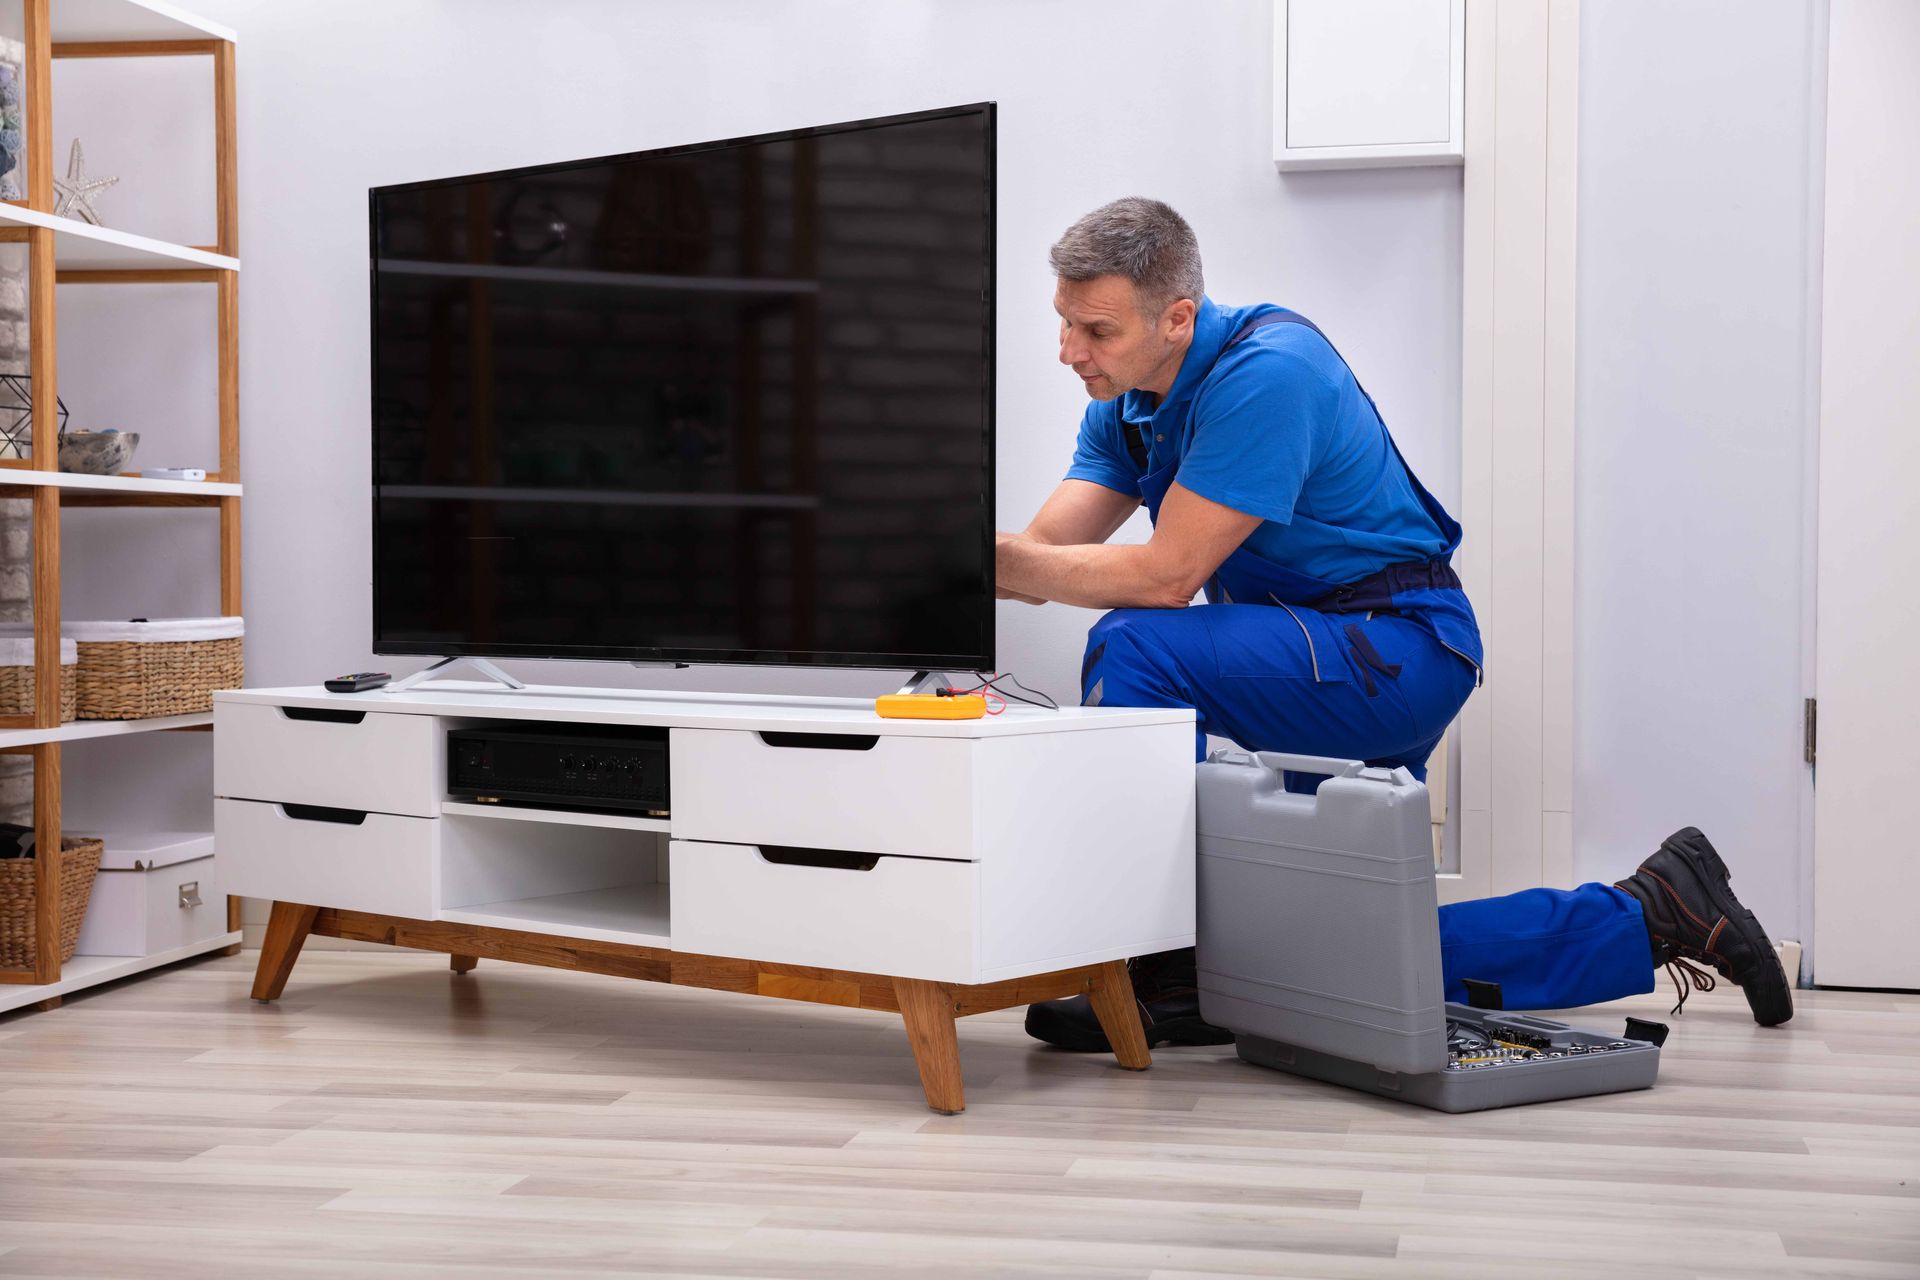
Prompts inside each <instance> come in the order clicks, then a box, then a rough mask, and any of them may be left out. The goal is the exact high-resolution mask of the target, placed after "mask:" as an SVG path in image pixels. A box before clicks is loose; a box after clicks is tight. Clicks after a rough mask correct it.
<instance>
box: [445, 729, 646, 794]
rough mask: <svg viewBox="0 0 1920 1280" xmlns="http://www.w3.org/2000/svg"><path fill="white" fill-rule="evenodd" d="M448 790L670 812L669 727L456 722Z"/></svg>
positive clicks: (449, 733)
mask: <svg viewBox="0 0 1920 1280" xmlns="http://www.w3.org/2000/svg"><path fill="white" fill-rule="evenodd" d="M447 794H448V795H450V796H452V797H454V798H455V799H459V800H474V801H478V802H480V803H482V804H516V805H521V804H532V805H548V806H552V807H557V808H567V809H621V810H633V811H638V812H641V813H647V814H651V815H653V816H655V817H665V816H666V815H667V811H668V804H667V795H668V792H667V731H666V729H665V728H659V727H649V726H632V725H584V724H538V723H536V724H502V725H497V726H489V727H487V728H484V729H450V730H448V731H447Z"/></svg>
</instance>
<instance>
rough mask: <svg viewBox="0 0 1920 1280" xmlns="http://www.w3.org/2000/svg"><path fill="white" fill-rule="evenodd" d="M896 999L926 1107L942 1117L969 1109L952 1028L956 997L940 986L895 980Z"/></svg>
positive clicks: (933, 983)
mask: <svg viewBox="0 0 1920 1280" xmlns="http://www.w3.org/2000/svg"><path fill="white" fill-rule="evenodd" d="M893 995H894V999H895V1000H896V1001H898V1002H899V1005H900V1016H901V1017H902V1018H904V1019H906V1022H907V1041H908V1043H910V1044H911V1045H912V1046H913V1061H914V1065H915V1066H917V1067H919V1068H920V1085H921V1087H922V1088H924V1089H925V1090H926V1091H927V1105H928V1106H929V1107H932V1108H933V1109H934V1110H935V1111H938V1112H939V1113H940V1114H941V1115H943V1116H952V1115H958V1114H960V1113H961V1112H962V1111H965V1110H966V1109H967V1091H966V1086H965V1084H964V1083H963V1082H962V1081H961V1078H960V1037H959V1036H958V1035H957V1034H956V1032H955V1030H954V1025H953V1018H954V999H953V993H952V992H950V991H948V990H947V989H946V988H945V987H943V986H941V985H940V984H939V983H937V982H925V981H922V980H921V979H919V978H895V979H894V980H893Z"/></svg>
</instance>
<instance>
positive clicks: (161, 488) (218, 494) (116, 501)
mask: <svg viewBox="0 0 1920 1280" xmlns="http://www.w3.org/2000/svg"><path fill="white" fill-rule="evenodd" d="M11 462H12V460H11V459H7V460H0V498H30V497H32V496H33V491H34V490H35V489H43V488H45V489H58V490H60V498H61V505H63V506H68V507H212V506H217V505H219V502H220V499H222V498H237V497H239V496H240V486H239V485H237V484H227V483H225V482H223V481H219V480H149V479H147V478H146V477H144V476H88V475H80V474H78V473H76V472H71V471H35V470H33V469H32V468H30V467H21V466H14V465H11Z"/></svg>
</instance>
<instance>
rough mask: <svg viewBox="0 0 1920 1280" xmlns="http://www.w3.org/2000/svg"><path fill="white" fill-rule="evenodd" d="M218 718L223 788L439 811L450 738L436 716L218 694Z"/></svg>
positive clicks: (216, 789)
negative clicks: (317, 707)
mask: <svg viewBox="0 0 1920 1280" xmlns="http://www.w3.org/2000/svg"><path fill="white" fill-rule="evenodd" d="M315 716H328V717H335V718H331V719H315V718H313V717H315ZM354 716H358V717H359V718H358V719H357V720H355V719H352V718H351V717H354ZM213 718H214V729H215V732H214V735H213V793H214V794H215V795H217V796H226V797H228V798H231V799H235V800H271V801H273V802H275V803H276V804H320V805H329V806H331V807H334V808H339V809H366V810H369V811H371V812H374V813H406V814H413V815H415V816H416V817H422V818H430V817H432V816H434V815H435V814H437V813H439V812H440V797H441V796H442V795H443V794H444V793H445V791H446V750H447V747H446V734H445V733H444V732H442V730H441V725H440V721H439V718H438V717H436V716H412V715H400V714H396V713H394V712H380V711H374V710H367V711H361V710H359V709H358V708H340V709H337V710H336V709H333V708H326V709H324V710H315V709H312V708H303V707H273V706H267V705H265V704H262V703H254V702H221V703H216V704H215V705H214V712H213Z"/></svg>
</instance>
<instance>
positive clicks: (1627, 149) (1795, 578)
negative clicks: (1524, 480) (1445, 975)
mask: <svg viewBox="0 0 1920 1280" xmlns="http://www.w3.org/2000/svg"><path fill="white" fill-rule="evenodd" d="M1581 16H1582V21H1581V33H1580V39H1581V49H1580V90H1581V92H1580V98H1581V101H1580V196H1579V267H1578V288H1579V301H1578V362H1579V369H1578V375H1577V379H1578V381H1577V392H1576V414H1577V432H1578V446H1577V464H1576V466H1577V470H1576V477H1577V479H1576V486H1577V495H1578V496H1577V501H1578V506H1577V509H1576V521H1577V535H1576V545H1577V553H1576V569H1575V590H1576V649H1575V721H1574V723H1575V727H1576V755H1575V840H1574V847H1575V870H1576V873H1577V874H1578V875H1579V876H1580V877H1581V878H1586V879H1601V880H1612V879H1614V878H1616V877H1618V876H1620V875H1624V874H1625V873H1627V872H1629V871H1631V870H1632V869H1633V867H1634V866H1635V865H1636V864H1637V862H1638V861H1639V860H1640V858H1642V857H1643V856H1645V854H1646V853H1648V852H1649V851H1651V849H1652V847H1653V846H1654V845H1655V844H1656V843H1657V842H1658V841H1659V840H1660V839H1661V838H1662V837H1663V836H1664V835H1666V834H1667V833H1668V832H1670V831H1672V830H1673V829H1675V828H1677V827H1680V826H1684V825H1689V824H1691V825H1695V826H1698V827H1700V828H1701V829H1702V830H1704V831H1705V832H1706V833H1707V834H1708V836H1709V837H1711V838H1712V839H1713V840H1714V842H1715V844H1716V845H1717V846H1718V847H1719V848H1720V849H1721V850H1722V852H1723V853H1724V854H1725V855H1726V858H1727V862H1728V865H1729V866H1730V868H1731V869H1732V871H1733V873H1734V884H1735V888H1736V889H1737V891H1738V892H1739V893H1740V894H1741V896H1742V897H1743V898H1744V899H1745V900H1746V902H1747V903H1748V905H1750V906H1751V907H1753V908H1754V910H1755V911H1756V912H1757V913H1758V914H1759V916H1760V918H1761V920H1762V922H1763V923H1764V924H1765V925H1766V926H1767V927H1768V929H1769V931H1770V932H1771V933H1772V934H1773V936H1774V937H1775V938H1780V937H1804V936H1805V932H1804V931H1805V928H1806V921H1807V909H1808V903H1807V901H1806V898H1805V895H1803V894H1802V892H1801V889H1800V884H1801V872H1802V858H1803V849H1802V845H1803V840H1804V834H1803V819H1804V818H1805V817H1806V813H1807V806H1808V805H1809V803H1810V800H1809V792H1808V788H1809V785H1810V784H1809V779H1808V771H1807V769H1806V767H1805V765H1803V764H1802V763H1801V759H1800V720H1801V702H1800V699H1801V697H1802V695H1803V692H1804V691H1805V688H1806V685H1805V682H1804V671H1805V666H1804V663H1805V658H1806V654H1805V652H1804V648H1803V644H1802V623H1803V620H1804V619H1805V617H1806V616H1807V609H1808V603H1809V602H1808V599H1807V596H1806V593H1805V591H1804V590H1803V587H1802V580H1803V572H1804V569H1805V562H1804V556H1805V545H1804V544H1805V539H1804V538H1803V527H1804V523H1803V515H1804V512H1805V511H1806V509H1807V508H1806V503H1807V502H1808V501H1809V499H1808V496H1807V493H1806V486H1807V484H1808V483H1809V479H1810V477H1809V476H1808V475H1807V470H1808V468H1807V466H1806V464H1805V461H1804V458H1805V451H1806V445H1807V441H1808V439H1809V431H1810V424H1811V422H1812V406H1813V405H1814V404H1815V403H1817V400H1816V398H1815V397H1814V396H1813V395H1812V393H1811V385H1812V381H1813V379H1814V378H1815V376H1816V373H1817V368H1818V365H1817V351H1816V350H1815V342H1814V339H1815V338H1816V337H1817V335H1814V334H1811V333H1810V330H1809V325H1810V317H1811V315H1812V314H1813V312H1812V310H1811V308H1810V307H1809V303H1808V299H1809V292H1808V290H1809V282H1810V280H1814V281H1817V272H1818V265H1819V264H1818V255H1817V252H1816V249H1815V247H1816V246H1817V245H1818V238H1817V234H1816V232H1815V230H1812V229H1810V222H1809V218H1810V209H1815V208H1817V193H1818V190H1819V182H1820V178H1819V174H1818V171H1817V156H1818V139H1819V130H1820V128H1821V125H1820V114H1819V106H1818V102H1817V100H1816V95H1815V88H1816V70H1817V67H1818V65H1819V61H1820V58H1819V54H1820V44H1819V32H1820V30H1821V29H1822V28H1823V27H1824V23H1825V18H1824V12H1823V11H1822V10H1821V9H1820V8H1819V7H1817V6H1815V5H1813V4H1810V3H1804V2H1802V0H1769V2H1767V3H1754V2H1753V0H1711V2H1709V0H1690V2H1689V3H1687V4H1674V3H1671V2H1670V0H1604V2H1598V3H1596V2H1591V0H1590V2H1589V3H1587V4H1585V5H1583V6H1581Z"/></svg>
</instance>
